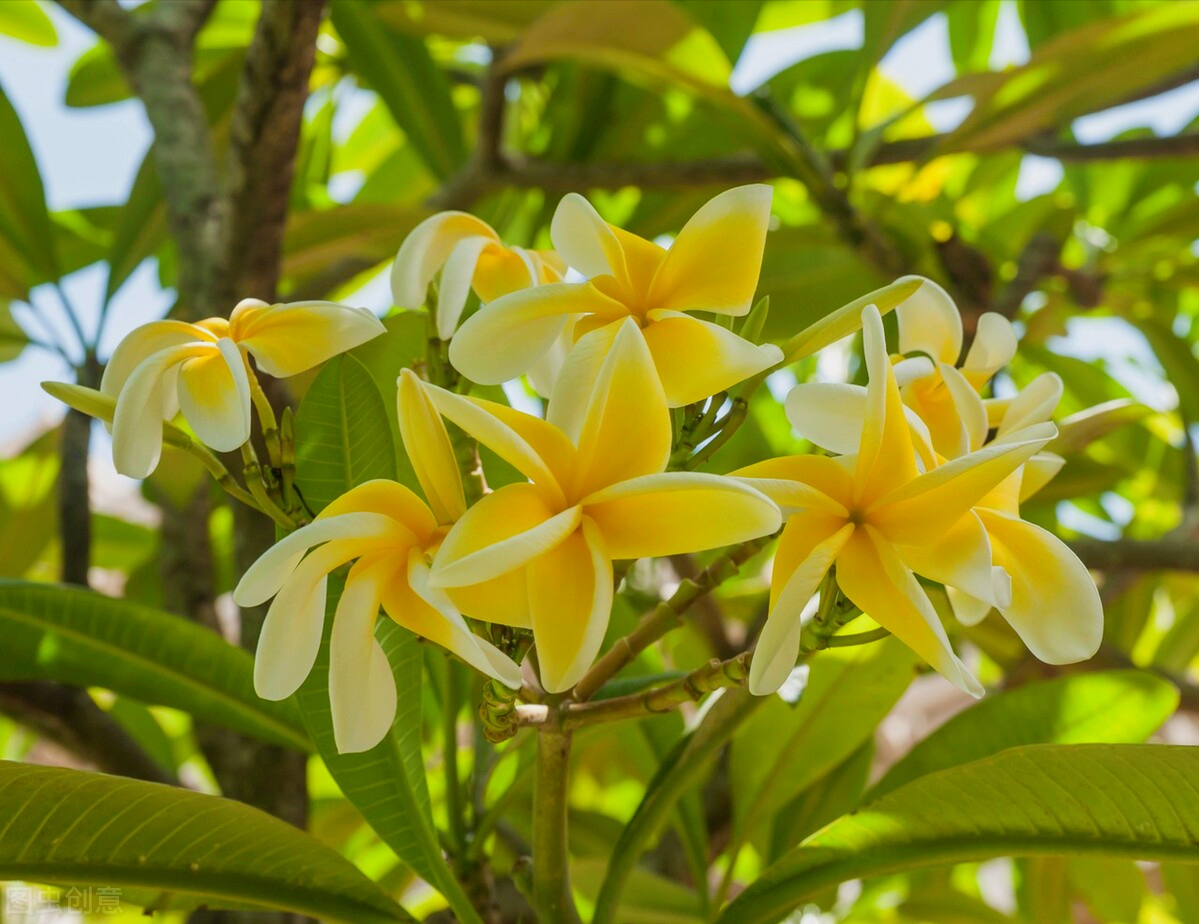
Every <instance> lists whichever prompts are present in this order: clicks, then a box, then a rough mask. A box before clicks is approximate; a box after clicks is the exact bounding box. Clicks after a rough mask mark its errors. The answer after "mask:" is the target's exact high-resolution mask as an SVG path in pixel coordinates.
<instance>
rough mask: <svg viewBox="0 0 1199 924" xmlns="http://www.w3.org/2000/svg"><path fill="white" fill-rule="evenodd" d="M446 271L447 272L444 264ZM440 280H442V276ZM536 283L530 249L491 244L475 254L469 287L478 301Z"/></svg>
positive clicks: (537, 271)
mask: <svg viewBox="0 0 1199 924" xmlns="http://www.w3.org/2000/svg"><path fill="white" fill-rule="evenodd" d="M446 271H447V272H448V271H449V267H448V266H447V267H446ZM442 279H443V280H444V279H445V276H444V275H443V276H442ZM560 279H561V277H559V278H557V279H554V280H553V281H554V282H558V281H560ZM546 281H549V280H546ZM539 282H541V278H540V272H539V269H538V265H537V262H536V261H535V260H534V259H533V256H532V252H531V251H528V250H525V249H524V248H521V247H491V248H488V249H487V250H485V251H483V253H482V255H481V256H480V257H479V265H478V267H477V268H476V269H475V277H474V281H473V283H472V286H473V287H474V290H475V294H476V295H478V296H479V301H481V302H483V303H484V304H486V303H487V302H490V301H494V300H495V299H497V298H500V297H501V296H503V295H508V294H509V293H511V292H515V291H517V290H518V289H527V288H528V287H529V286H535V285H537V284H538V283H539ZM443 284H444V283H443Z"/></svg>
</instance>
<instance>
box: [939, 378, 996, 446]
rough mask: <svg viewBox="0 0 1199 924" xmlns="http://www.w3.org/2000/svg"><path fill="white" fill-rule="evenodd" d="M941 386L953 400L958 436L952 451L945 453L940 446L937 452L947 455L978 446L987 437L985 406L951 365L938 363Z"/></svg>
mask: <svg viewBox="0 0 1199 924" xmlns="http://www.w3.org/2000/svg"><path fill="white" fill-rule="evenodd" d="M938 371H939V372H940V374H941V379H942V381H944V382H945V388H946V390H947V391H948V392H949V395H950V396H951V397H952V399H953V401H952V403H953V412H954V414H955V415H956V417H957V420H958V433H959V436H958V439H957V443H956V446H954V447H953V448H954V450H955V451H954V452H953V453H952V454H951V453H949V452H945V451H944V450H943V449H941V448H940V447H937V449H938V451H939V452H941V454H942V455H943V456H946V457H947V458H954V457H956V456H960V455H964V454H965V453H967V452H973V451H974V450H975V449H979V448H981V447H982V445H983V443H985V442H986V439H987V431H988V429H989V426H988V424H987V409H986V407H985V406H984V405H983V401H982V398H980V397H979V395H978V392H977V391H975V390H974V388H973V387H972V386H971V384H970V382H969V381H967V379H966V377H965V376H964V375H962V373H961V372H959V371H958V370H957V369H955V368H954V367H953V366H950V365H948V364H946V363H942V364H941V365H940V367H938Z"/></svg>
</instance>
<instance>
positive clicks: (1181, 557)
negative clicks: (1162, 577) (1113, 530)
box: [1069, 539, 1199, 571]
mask: <svg viewBox="0 0 1199 924" xmlns="http://www.w3.org/2000/svg"><path fill="white" fill-rule="evenodd" d="M1069 546H1070V548H1071V549H1073V550H1074V554H1075V555H1077V556H1078V557H1079V558H1080V559H1081V560H1082V563H1083V564H1084V565H1086V566H1087V567H1088V568H1092V569H1094V570H1096V571H1199V542H1195V541H1193V540H1191V539H1115V540H1111V541H1109V540H1104V539H1073V540H1071V541H1070V542H1069Z"/></svg>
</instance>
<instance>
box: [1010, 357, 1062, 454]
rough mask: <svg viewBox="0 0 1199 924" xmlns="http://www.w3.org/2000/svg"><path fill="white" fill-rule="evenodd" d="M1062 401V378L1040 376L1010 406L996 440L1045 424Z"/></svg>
mask: <svg viewBox="0 0 1199 924" xmlns="http://www.w3.org/2000/svg"><path fill="white" fill-rule="evenodd" d="M1061 400H1062V380H1061V377H1060V376H1058V375H1057V373H1055V372H1044V373H1042V374H1041V375H1038V376H1037V377H1036V378H1035V379H1033V380H1032V381H1031V382H1029V383H1028V384H1027V385H1026V386H1024V388H1023V389H1022V390H1021V391H1020V394H1018V395H1017V396H1016V397H1015V398H1014V399H1013V400H1012V402H1011V403H1010V404H1008V406H1007V410H1006V411H1005V412H1004V415H1003V422H1002V423H1001V424H1000V425H999V432H998V433H997V434H996V435H995V438H996V439H1000V440H1002V439H1005V438H1006V437H1007V436H1008V435H1009V434H1011V433H1015V432H1016V431H1017V430H1022V429H1024V428H1025V427H1030V426H1032V425H1033V424H1039V423H1044V422H1045V421H1047V420H1049V419H1050V418H1051V417H1052V416H1053V412H1054V411H1055V410H1057V405H1058V402H1059V401H1061Z"/></svg>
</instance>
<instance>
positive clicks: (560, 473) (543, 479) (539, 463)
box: [417, 382, 575, 503]
mask: <svg viewBox="0 0 1199 924" xmlns="http://www.w3.org/2000/svg"><path fill="white" fill-rule="evenodd" d="M417 384H418V385H419V386H420V387H421V388H422V389H423V390H424V392H425V394H427V395H428V396H429V399H430V400H431V401H432V402H433V406H434V407H436V408H437V411H438V413H440V414H441V415H442V416H443V417H445V418H446V419H447V420H449V421H450V422H451V423H453V424H455V425H457V426H459V427H461V428H462V429H463V430H465V431H466V432H467V433H469V434H470V435H471V436H473V437H474V438H475V439H477V440H478V441H479V442H480V443H482V444H483V445H484V446H486V447H487V448H488V449H490V450H491V451H492V452H494V453H495V454H496V455H498V456H499V457H500V458H501V459H503V460H504V461H505V462H508V463H509V464H510V465H512V466H513V467H515V468H516V470H517V471H519V472H520V473H521V474H522V475H524V476H525V477H526V478H529V479H531V480H532V481H533V482H535V483H536V484H538V485H540V486H541V487H542V488H543V489H544V490H545V491H547V492H548V493H549V494H550V495H552V496H553V497H554V498H555V499H556V501H558V502H559V503H563V502H564V498H565V494H564V491H563V488H564V484H563V482H564V481H566V480H567V478H568V477H569V476H570V474H571V472H572V471H573V469H574V459H575V449H574V446H572V445H571V444H570V440H568V439H567V438H566V436H565V435H564V434H563V433H562V432H561V431H560V430H558V428H557V427H555V426H554V425H553V424H550V423H547V422H546V421H544V420H542V419H540V418H539V417H534V416H532V415H531V414H525V413H522V412H521V411H516V410H513V409H512V408H510V407H508V406H507V405H503V404H498V403H496V402H494V401H485V400H483V399H482V398H464V397H463V396H462V395H456V394H454V393H453V392H451V391H446V390H445V389H444V388H438V387H437V386H436V385H428V384H426V383H423V382H418V383H417Z"/></svg>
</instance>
